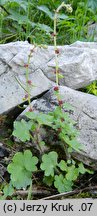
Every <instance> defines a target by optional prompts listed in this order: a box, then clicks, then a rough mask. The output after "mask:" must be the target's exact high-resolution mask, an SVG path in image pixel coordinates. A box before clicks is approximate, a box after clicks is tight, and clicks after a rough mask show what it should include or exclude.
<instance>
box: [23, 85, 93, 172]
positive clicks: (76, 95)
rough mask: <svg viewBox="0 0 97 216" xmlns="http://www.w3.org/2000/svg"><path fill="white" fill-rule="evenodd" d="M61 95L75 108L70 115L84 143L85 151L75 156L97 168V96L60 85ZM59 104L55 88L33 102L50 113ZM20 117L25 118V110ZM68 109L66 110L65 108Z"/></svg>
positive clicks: (36, 108) (39, 109) (80, 140)
mask: <svg viewBox="0 0 97 216" xmlns="http://www.w3.org/2000/svg"><path fill="white" fill-rule="evenodd" d="M59 90H60V95H61V96H62V100H63V102H66V103H69V104H70V105H72V107H73V108H74V111H73V112H72V113H70V117H71V118H72V119H73V120H74V121H75V122H76V127H77V130H78V131H79V135H78V138H77V139H78V141H79V143H81V144H83V145H84V148H85V149H84V151H81V152H80V153H78V152H73V153H72V154H73V156H74V157H75V158H77V159H78V160H80V161H83V163H85V164H87V165H89V166H91V167H93V168H94V169H97V97H96V96H93V95H90V94H85V93H83V92H80V91H76V90H73V89H70V88H68V87H64V86H60V88H59ZM56 106H57V98H56V96H55V94H54V91H53V88H52V89H51V90H50V91H48V92H47V93H46V94H44V96H43V97H41V98H40V99H37V100H35V101H33V102H32V107H33V108H34V110H35V112H41V111H42V112H44V113H48V112H49V111H52V110H53V109H55V107H56ZM27 111H28V108H27V109H26V110H25V111H24V112H23V113H21V115H20V116H19V119H20V118H24V115H25V112H27ZM64 111H66V110H64Z"/></svg>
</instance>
